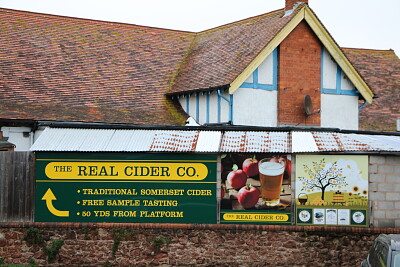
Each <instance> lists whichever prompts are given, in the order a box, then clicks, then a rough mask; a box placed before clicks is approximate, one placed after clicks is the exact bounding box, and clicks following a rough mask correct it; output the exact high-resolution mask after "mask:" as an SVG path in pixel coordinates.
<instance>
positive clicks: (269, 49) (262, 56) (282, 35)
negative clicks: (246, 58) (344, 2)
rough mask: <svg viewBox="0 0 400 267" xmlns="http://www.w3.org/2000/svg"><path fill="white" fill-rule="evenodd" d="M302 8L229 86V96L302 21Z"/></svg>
mask: <svg viewBox="0 0 400 267" xmlns="http://www.w3.org/2000/svg"><path fill="white" fill-rule="evenodd" d="M304 8H305V7H303V8H302V10H299V12H298V13H297V14H296V15H295V16H294V17H293V18H292V19H291V20H290V21H289V22H288V24H286V26H285V27H284V28H283V29H282V30H281V31H280V32H278V34H277V35H276V36H275V37H274V38H273V39H272V40H271V41H270V42H269V43H268V44H267V46H266V47H265V48H264V49H263V50H262V51H261V52H260V53H259V54H258V55H257V56H256V58H255V59H254V60H253V61H252V62H251V63H250V64H249V65H247V67H246V68H245V69H244V70H243V72H242V73H241V74H240V75H239V76H237V77H236V79H235V80H234V81H233V82H232V83H231V84H230V88H229V94H233V93H234V92H235V91H236V90H237V89H238V88H239V87H240V86H241V85H242V84H243V83H244V81H246V79H247V78H248V77H249V76H250V75H251V74H252V73H253V72H254V71H255V69H257V68H258V66H260V64H261V63H262V62H263V61H264V60H265V59H266V58H267V57H268V56H269V55H270V54H271V53H272V52H273V51H274V49H275V48H276V47H278V45H279V44H280V43H281V42H282V41H283V40H284V39H285V38H286V37H287V36H288V35H289V34H290V33H291V32H292V31H293V30H294V28H296V26H297V25H299V23H300V22H301V21H302V20H303V19H304Z"/></svg>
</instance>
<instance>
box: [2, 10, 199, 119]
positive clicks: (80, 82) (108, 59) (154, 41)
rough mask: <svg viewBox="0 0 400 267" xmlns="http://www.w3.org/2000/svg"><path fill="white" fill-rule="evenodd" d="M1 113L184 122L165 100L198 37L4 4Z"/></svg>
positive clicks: (13, 116) (8, 115)
mask: <svg viewBox="0 0 400 267" xmlns="http://www.w3.org/2000/svg"><path fill="white" fill-rule="evenodd" d="M0 30H1V34H0V62H1V64H0V96H1V101H0V118H10V119H33V120H61V121H62V120H65V121H91V122H107V123H114V122H118V123H130V124H160V125H162V124H169V125H174V124H182V123H184V121H185V119H186V117H185V116H184V115H183V112H180V110H179V109H177V108H176V107H175V106H174V104H173V103H172V102H170V100H167V98H166V97H165V92H166V90H167V89H168V88H169V87H170V84H171V80H172V79H173V77H174V76H175V75H176V72H177V71H178V68H179V66H180V65H181V62H182V60H183V58H184V56H185V55H186V53H187V50H188V47H189V46H190V44H191V42H192V40H193V38H194V34H193V33H190V32H181V31H173V30H164V29H157V28H150V27H142V26H136V25H128V24H121V23H109V22H100V21H93V20H85V19H76V18H68V17H60V16H52V15H44V14H37V13H30V12H23V11H15V10H8V9H0Z"/></svg>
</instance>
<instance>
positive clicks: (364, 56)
mask: <svg viewBox="0 0 400 267" xmlns="http://www.w3.org/2000/svg"><path fill="white" fill-rule="evenodd" d="M343 52H344V53H345V54H346V56H347V57H348V58H349V60H350V61H351V62H352V64H353V65H354V66H355V68H356V69H357V70H358V71H359V73H360V74H361V75H362V76H363V78H364V80H365V81H366V82H367V84H368V85H369V87H370V88H371V89H372V90H373V91H374V93H375V95H376V96H377V98H375V99H374V101H373V102H372V104H371V105H366V106H365V107H364V108H363V109H362V110H361V112H360V129H361V130H365V129H368V130H380V131H396V119H397V118H399V117H400V60H399V58H398V57H397V55H396V54H395V53H394V51H393V50H369V49H354V48H343Z"/></svg>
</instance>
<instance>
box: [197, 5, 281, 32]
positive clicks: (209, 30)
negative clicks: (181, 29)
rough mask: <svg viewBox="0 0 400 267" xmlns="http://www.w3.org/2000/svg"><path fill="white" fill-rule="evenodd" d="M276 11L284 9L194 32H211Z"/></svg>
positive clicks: (273, 12) (272, 12)
mask: <svg viewBox="0 0 400 267" xmlns="http://www.w3.org/2000/svg"><path fill="white" fill-rule="evenodd" d="M277 12H284V9H283V8H281V9H278V10H274V11H270V12H267V13H263V14H259V15H255V16H252V17H249V18H244V19H241V20H237V21H233V22H229V23H226V24H223V25H219V26H216V27H213V28H210V29H206V30H203V31H199V32H196V35H199V34H203V33H208V32H212V31H216V30H219V29H220V28H223V27H227V26H230V25H234V24H238V23H242V22H244V21H246V20H252V19H255V18H257V17H263V16H267V15H273V14H275V13H277Z"/></svg>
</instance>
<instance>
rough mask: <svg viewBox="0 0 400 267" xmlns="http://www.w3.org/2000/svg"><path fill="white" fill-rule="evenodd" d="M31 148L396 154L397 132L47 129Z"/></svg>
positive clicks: (398, 146) (399, 140) (398, 147)
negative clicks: (377, 133)
mask: <svg viewBox="0 0 400 267" xmlns="http://www.w3.org/2000/svg"><path fill="white" fill-rule="evenodd" d="M31 150H32V151H76V152H211V153H212V152H214V153H217V152H220V153H225V152H235V153H238V152H242V153H245V152H247V153H283V154H287V153H305V152H313V153H315V152H400V136H392V135H371V134H358V133H338V132H326V131H321V132H318V131H210V130H190V129H188V130H143V129H129V130H125V129H71V128H46V129H45V130H44V132H43V133H42V134H41V135H40V137H39V138H38V140H37V141H36V142H35V143H34V144H33V146H32V147H31Z"/></svg>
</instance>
